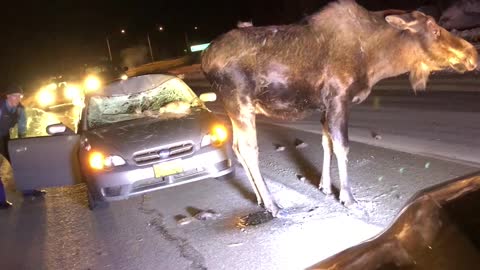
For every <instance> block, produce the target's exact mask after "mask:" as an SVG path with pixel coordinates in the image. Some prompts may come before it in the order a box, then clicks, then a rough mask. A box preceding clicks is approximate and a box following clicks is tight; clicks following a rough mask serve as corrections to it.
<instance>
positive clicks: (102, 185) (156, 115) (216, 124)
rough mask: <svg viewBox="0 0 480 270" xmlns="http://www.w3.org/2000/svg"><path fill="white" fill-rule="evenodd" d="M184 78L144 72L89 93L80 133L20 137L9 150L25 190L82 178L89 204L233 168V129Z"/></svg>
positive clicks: (210, 97)
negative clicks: (211, 109)
mask: <svg viewBox="0 0 480 270" xmlns="http://www.w3.org/2000/svg"><path fill="white" fill-rule="evenodd" d="M215 99H216V95H215V94H214V93H205V94H202V95H200V97H197V96H196V95H195V93H194V92H193V91H192V90H191V89H190V88H189V87H188V86H187V85H186V84H185V83H184V82H183V81H182V80H181V79H179V78H177V77H174V76H169V75H161V74H155V75H143V76H139V77H132V78H129V79H128V80H120V81H116V82H113V83H111V84H109V85H106V86H105V87H102V88H101V89H100V90H99V91H96V92H91V93H89V94H87V95H86V99H85V104H86V106H85V108H84V109H83V112H82V119H81V120H80V123H79V127H78V130H79V134H75V133H74V132H73V131H71V130H69V129H68V128H67V127H66V126H65V125H63V124H55V125H51V126H48V127H47V132H48V133H49V134H51V135H53V136H47V137H36V138H26V139H16V140H12V141H10V142H9V153H10V155H11V161H12V162H11V163H12V168H13V174H14V176H15V182H16V186H17V188H18V189H19V190H27V189H35V188H44V187H52V186H65V185H69V184H74V183H77V182H80V181H81V180H83V181H84V182H86V184H87V187H88V198H89V206H90V208H91V209H94V208H95V207H96V206H97V205H98V204H99V203H101V202H104V201H114V200H121V199H126V198H128V197H130V196H133V195H138V194H142V193H146V192H151V191H155V190H158V189H162V188H167V187H172V186H176V185H182V184H186V183H189V182H192V181H197V180H203V179H207V178H212V177H213V178H228V177H229V176H231V175H232V174H233V173H234V167H233V166H232V156H233V155H232V149H231V140H230V138H229V136H228V130H227V129H226V127H225V126H224V125H223V124H222V123H221V122H220V121H219V120H218V119H216V117H215V116H214V115H213V113H211V111H209V110H208V109H207V107H205V105H204V102H207V101H214V100H215Z"/></svg>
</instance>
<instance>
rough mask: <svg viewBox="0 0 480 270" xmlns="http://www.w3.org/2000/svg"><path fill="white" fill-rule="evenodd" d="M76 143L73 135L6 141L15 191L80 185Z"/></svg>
mask: <svg viewBox="0 0 480 270" xmlns="http://www.w3.org/2000/svg"><path fill="white" fill-rule="evenodd" d="M79 141H80V135H77V134H62V135H54V136H47V137H32V138H24V139H14V140H10V141H9V142H8V152H9V154H10V163H11V166H12V170H13V176H14V180H15V185H16V187H17V190H30V189H39V188H47V187H59V186H68V185H73V184H76V183H79V182H81V174H80V165H79V161H78V148H79Z"/></svg>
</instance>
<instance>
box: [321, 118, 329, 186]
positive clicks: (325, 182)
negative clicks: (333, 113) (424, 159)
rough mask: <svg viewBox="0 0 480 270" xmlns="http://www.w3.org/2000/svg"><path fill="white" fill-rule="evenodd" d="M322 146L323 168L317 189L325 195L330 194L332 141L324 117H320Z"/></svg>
mask: <svg viewBox="0 0 480 270" xmlns="http://www.w3.org/2000/svg"><path fill="white" fill-rule="evenodd" d="M322 126H323V130H322V146H323V168H322V178H321V180H320V185H319V188H320V190H322V192H323V193H325V195H330V194H332V180H331V176H330V175H331V174H330V167H331V161H332V140H331V139H330V134H329V132H328V125H327V122H326V118H325V115H323V116H322Z"/></svg>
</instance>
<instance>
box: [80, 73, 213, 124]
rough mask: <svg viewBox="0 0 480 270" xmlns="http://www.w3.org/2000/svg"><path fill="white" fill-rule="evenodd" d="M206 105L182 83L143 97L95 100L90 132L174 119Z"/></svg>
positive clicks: (90, 107)
mask: <svg viewBox="0 0 480 270" xmlns="http://www.w3.org/2000/svg"><path fill="white" fill-rule="evenodd" d="M203 106H204V105H203V102H202V101H200V99H199V98H198V97H197V96H196V95H195V93H194V92H193V91H192V90H191V89H190V88H189V87H188V86H187V85H186V84H185V83H183V82H182V81H181V80H179V79H171V80H168V81H166V82H164V83H162V84H161V85H159V86H157V87H155V88H153V89H151V90H148V91H143V92H139V93H132V94H126V95H115V96H93V97H91V98H90V101H89V103H88V115H87V123H88V128H89V129H92V128H96V127H100V126H104V125H108V124H113V123H117V122H122V121H128V120H133V119H138V118H144V117H158V118H174V117H182V116H184V115H186V114H188V113H190V109H191V108H192V107H203Z"/></svg>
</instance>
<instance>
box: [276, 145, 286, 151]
mask: <svg viewBox="0 0 480 270" xmlns="http://www.w3.org/2000/svg"><path fill="white" fill-rule="evenodd" d="M274 146H275V151H277V152H281V151H285V146H283V145H281V144H274Z"/></svg>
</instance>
